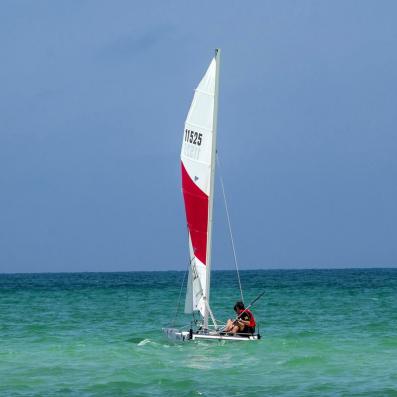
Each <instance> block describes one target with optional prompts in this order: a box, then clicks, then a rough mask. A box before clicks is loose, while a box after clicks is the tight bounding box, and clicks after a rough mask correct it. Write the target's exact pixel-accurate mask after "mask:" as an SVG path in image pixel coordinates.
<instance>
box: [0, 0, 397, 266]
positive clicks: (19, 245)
mask: <svg viewBox="0 0 397 397" xmlns="http://www.w3.org/2000/svg"><path fill="white" fill-rule="evenodd" d="M396 15H397V3H396V2H395V1H387V0H384V1H382V2H379V1H365V0H364V1H358V0H357V1H345V0H344V1H338V0H333V1H315V0H313V1H305V0H302V1H287V0H286V1H276V0H273V1H266V0H264V1H251V2H241V1H231V0H229V1H217V2H214V1H200V2H190V1H168V2H165V1H150V0H149V1H144V2H138V1H130V0H128V1H127V0H125V1H122V0H114V1H100V0H85V1H84V0H82V1H63V2H61V1H58V2H54V1H50V0H48V1H42V0H37V1H19V0H18V1H14V0H3V1H2V2H1V4H0V273H1V272H5V273H7V272H66V271H135V270H170V269H176V270H184V269H186V267H187V260H188V247H187V235H186V223H185V214H184V209H183V201H182V195H181V181H180V159H179V153H180V148H181V143H182V134H183V125H184V121H185V118H186V114H187V111H188V109H189V106H190V102H191V99H192V95H193V90H194V88H195V86H196V85H197V83H198V82H199V81H200V79H201V77H202V75H203V73H204V72H205V70H206V68H207V66H208V64H209V62H210V60H211V57H212V56H213V50H214V48H216V47H219V48H221V49H222V66H221V77H220V98H219V116H218V152H219V155H220V159H221V164H222V169H221V172H222V176H223V179H224V183H225V188H226V192H227V197H228V204H229V210H230V215H231V222H232V227H233V233H234V239H235V243H236V250H237V256H238V260H239V266H240V268H241V269H257V268H263V269H269V268H334V267H396V266H397V204H396V203H397V183H396V181H397V159H396V158H397V156H396V152H397V128H396V127H397V111H396V103H397V51H396V48H397V24H396ZM214 214H215V224H214V242H213V244H214V249H213V268H214V269H232V268H233V256H232V250H231V247H230V241H229V238H228V232H227V226H226V225H227V224H226V217H225V211H224V206H223V203H222V200H221V195H220V188H219V184H218V186H217V191H216V197H215V210H214Z"/></svg>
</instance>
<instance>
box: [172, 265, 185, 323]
mask: <svg viewBox="0 0 397 397" xmlns="http://www.w3.org/2000/svg"><path fill="white" fill-rule="evenodd" d="M187 272H188V269H186V270H185V274H184V275H183V280H182V284H181V289H180V290H179V298H178V304H177V305H176V311H175V316H174V319H173V320H172V324H171V327H174V326H175V321H176V317H177V316H178V311H179V305H180V302H181V295H182V289H183V286H184V284H185V279H186V273H187Z"/></svg>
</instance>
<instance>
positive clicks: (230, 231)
mask: <svg viewBox="0 0 397 397" xmlns="http://www.w3.org/2000/svg"><path fill="white" fill-rule="evenodd" d="M216 160H217V162H218V170H219V172H218V175H219V179H220V182H221V187H222V194H223V201H224V202H225V209H226V216H227V224H228V226H229V234H230V242H231V244H232V249H233V257H234V264H235V266H236V271H237V279H238V286H239V288H240V296H241V301H242V302H243V303H244V296H243V289H242V287H241V280H240V273H239V271H238V265H237V255H236V248H235V246H234V239H233V233H232V225H231V222H230V215H229V208H228V206H227V201H226V194H225V186H224V184H223V178H222V173H221V162H220V160H219V156H218V151H216Z"/></svg>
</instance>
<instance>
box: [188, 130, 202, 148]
mask: <svg viewBox="0 0 397 397" xmlns="http://www.w3.org/2000/svg"><path fill="white" fill-rule="evenodd" d="M202 139H203V134H202V133H199V132H196V131H192V130H188V129H187V128H186V129H185V142H189V143H193V144H194V145H198V146H201V141H202Z"/></svg>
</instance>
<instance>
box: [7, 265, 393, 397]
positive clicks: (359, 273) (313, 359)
mask: <svg viewBox="0 0 397 397" xmlns="http://www.w3.org/2000/svg"><path fill="white" fill-rule="evenodd" d="M241 275H242V282H243V285H244V290H245V293H246V300H247V301H249V300H251V299H253V298H254V297H255V296H256V295H257V294H259V293H260V292H261V291H262V290H263V289H265V290H266V294H265V295H264V297H263V298H262V300H261V301H260V302H258V305H257V306H256V307H255V309H254V314H255V315H256V318H257V321H258V322H259V325H260V331H261V334H262V336H263V339H262V340H260V341H259V342H247V343H232V342H228V343H219V342H198V343H197V342H190V343H185V344H172V343H170V342H168V341H167V340H166V339H165V338H164V337H163V335H162V333H161V328H162V327H164V326H167V325H169V323H170V318H171V319H172V317H173V315H174V312H175V306H176V303H177V301H178V296H179V289H180V284H181V281H182V278H183V273H182V272H159V273H150V272H147V273H81V274H36V275H26V274H25V275H0V396H53V395H60V396H163V395H164V396H165V395H167V396H264V395H269V396H397V269H381V270H375V269H374V270H322V271H321V270H305V271H246V272H242V274H241ZM212 283H213V289H212V292H211V294H212V295H211V300H212V302H213V303H212V306H213V310H214V312H215V314H216V316H217V317H218V318H227V317H228V316H231V315H232V307H233V304H234V301H235V300H236V299H237V298H238V289H237V287H236V280H235V275H234V273H232V272H214V274H213V277H212ZM188 322H189V317H188V316H185V315H180V316H179V317H178V319H177V324H180V325H185V324H186V323H188Z"/></svg>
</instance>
